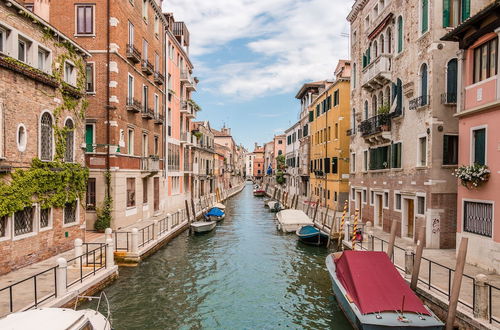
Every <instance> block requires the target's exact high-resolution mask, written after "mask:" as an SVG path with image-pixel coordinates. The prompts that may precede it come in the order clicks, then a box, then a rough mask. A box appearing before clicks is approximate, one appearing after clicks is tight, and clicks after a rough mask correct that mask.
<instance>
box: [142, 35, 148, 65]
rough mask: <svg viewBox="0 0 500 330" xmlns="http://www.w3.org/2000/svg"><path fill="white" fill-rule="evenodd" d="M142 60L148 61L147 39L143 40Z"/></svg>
mask: <svg viewBox="0 0 500 330" xmlns="http://www.w3.org/2000/svg"><path fill="white" fill-rule="evenodd" d="M142 58H143V59H145V60H147V59H148V42H147V41H146V39H142Z"/></svg>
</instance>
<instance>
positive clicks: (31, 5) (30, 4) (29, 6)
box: [24, 3, 34, 12]
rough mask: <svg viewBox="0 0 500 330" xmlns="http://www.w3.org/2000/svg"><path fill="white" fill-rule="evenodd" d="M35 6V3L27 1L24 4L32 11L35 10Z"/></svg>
mask: <svg viewBox="0 0 500 330" xmlns="http://www.w3.org/2000/svg"><path fill="white" fill-rule="evenodd" d="M33 6H34V4H33V3H25V4H24V7H25V8H26V9H28V10H29V11H31V12H33Z"/></svg>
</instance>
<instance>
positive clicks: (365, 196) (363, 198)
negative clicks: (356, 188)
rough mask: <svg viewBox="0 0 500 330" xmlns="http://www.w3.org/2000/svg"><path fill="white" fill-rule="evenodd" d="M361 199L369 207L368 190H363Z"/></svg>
mask: <svg viewBox="0 0 500 330" xmlns="http://www.w3.org/2000/svg"><path fill="white" fill-rule="evenodd" d="M361 196H362V197H361V199H362V202H363V204H365V205H367V204H368V189H367V188H363V190H362V193H361Z"/></svg>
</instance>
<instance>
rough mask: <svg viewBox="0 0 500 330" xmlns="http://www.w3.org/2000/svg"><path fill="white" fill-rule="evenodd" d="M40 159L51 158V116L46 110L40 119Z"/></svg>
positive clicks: (47, 159)
mask: <svg viewBox="0 0 500 330" xmlns="http://www.w3.org/2000/svg"><path fill="white" fill-rule="evenodd" d="M40 159H41V160H45V161H51V160H52V116H51V115H50V114H49V113H48V112H45V113H43V114H42V117H41V119H40Z"/></svg>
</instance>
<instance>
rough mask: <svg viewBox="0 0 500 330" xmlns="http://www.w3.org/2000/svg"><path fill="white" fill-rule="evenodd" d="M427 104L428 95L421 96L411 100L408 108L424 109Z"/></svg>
mask: <svg viewBox="0 0 500 330" xmlns="http://www.w3.org/2000/svg"><path fill="white" fill-rule="evenodd" d="M428 104H429V95H421V96H419V97H416V98H414V99H411V100H410V102H409V106H408V108H409V109H410V110H415V109H418V108H421V107H424V106H426V105H428Z"/></svg>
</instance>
